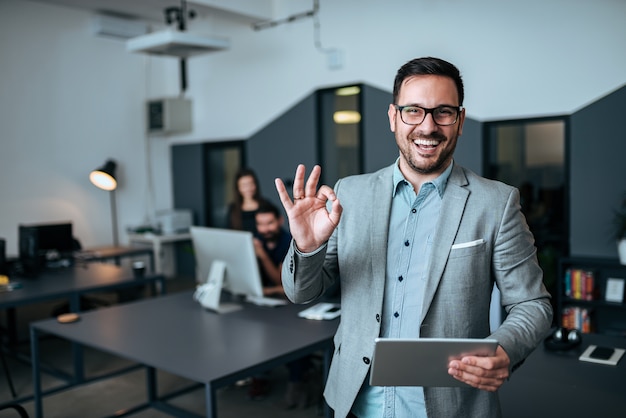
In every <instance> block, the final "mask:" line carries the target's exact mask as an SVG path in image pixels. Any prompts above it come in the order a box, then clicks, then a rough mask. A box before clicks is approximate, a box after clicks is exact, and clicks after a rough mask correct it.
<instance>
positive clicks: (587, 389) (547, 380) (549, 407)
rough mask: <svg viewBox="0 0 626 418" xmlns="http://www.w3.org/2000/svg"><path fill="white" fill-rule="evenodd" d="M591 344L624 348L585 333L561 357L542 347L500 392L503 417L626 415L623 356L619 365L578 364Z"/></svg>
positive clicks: (625, 341)
mask: <svg viewBox="0 0 626 418" xmlns="http://www.w3.org/2000/svg"><path fill="white" fill-rule="evenodd" d="M590 344H595V345H600V346H607V347H616V348H626V338H621V337H609V336H603V335H590V334H585V335H584V336H583V342H582V344H581V345H580V346H579V347H577V348H575V349H573V350H571V351H563V352H551V351H548V350H546V349H545V348H544V347H543V344H542V345H541V346H539V347H538V348H537V349H536V350H535V351H534V352H533V353H532V354H531V355H530V356H529V357H528V359H526V361H525V362H524V364H523V365H522V366H521V367H520V368H519V369H518V370H517V371H515V372H514V373H513V375H512V376H511V379H510V380H509V381H508V382H507V383H505V384H504V386H502V388H501V389H500V401H501V403H502V410H503V414H504V417H505V418H517V417H519V418H527V417H568V418H578V417H580V418H587V417H602V418H610V417H616V418H617V417H620V418H621V417H624V416H626V412H625V411H626V357H622V359H621V360H620V362H619V363H618V364H617V366H606V365H602V364H595V363H588V362H584V361H580V360H578V356H580V354H581V353H582V352H583V351H584V350H585V349H586V348H587V347H588V346H589V345H590Z"/></svg>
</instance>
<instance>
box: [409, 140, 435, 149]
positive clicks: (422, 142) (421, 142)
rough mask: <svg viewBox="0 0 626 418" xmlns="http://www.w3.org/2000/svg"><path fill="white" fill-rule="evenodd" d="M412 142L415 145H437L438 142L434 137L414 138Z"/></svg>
mask: <svg viewBox="0 0 626 418" xmlns="http://www.w3.org/2000/svg"><path fill="white" fill-rule="evenodd" d="M413 143H414V144H415V145H423V146H426V147H434V146H437V145H438V144H439V141H436V140H434V139H416V140H415V141H413Z"/></svg>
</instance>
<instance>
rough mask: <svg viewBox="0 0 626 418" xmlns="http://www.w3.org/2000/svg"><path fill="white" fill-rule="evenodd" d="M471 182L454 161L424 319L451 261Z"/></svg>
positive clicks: (433, 255) (426, 291) (436, 240)
mask: <svg viewBox="0 0 626 418" xmlns="http://www.w3.org/2000/svg"><path fill="white" fill-rule="evenodd" d="M467 184H468V182H467V178H466V177H465V173H464V172H463V169H462V168H461V167H460V166H458V165H456V164H455V165H454V167H453V168H452V172H451V173H450V177H449V179H448V184H447V185H446V191H445V192H444V194H443V201H442V205H441V213H440V215H439V219H438V221H437V226H436V227H435V236H434V237H433V238H434V239H433V248H432V251H431V254H430V262H429V272H428V280H427V281H426V286H425V287H424V305H423V308H422V318H421V319H422V321H423V320H424V318H425V317H426V313H427V312H428V308H429V307H430V304H431V303H432V301H433V298H434V297H435V292H436V291H437V287H438V286H439V281H440V280H441V277H442V275H443V270H444V268H445V267H446V263H447V262H448V256H449V254H450V248H451V247H452V244H453V243H454V238H455V237H456V234H457V231H458V229H459V225H460V223H461V218H462V216H463V211H464V209H465V204H466V202H467V198H468V196H469V191H468V190H467V189H466V188H465V186H466V185H467Z"/></svg>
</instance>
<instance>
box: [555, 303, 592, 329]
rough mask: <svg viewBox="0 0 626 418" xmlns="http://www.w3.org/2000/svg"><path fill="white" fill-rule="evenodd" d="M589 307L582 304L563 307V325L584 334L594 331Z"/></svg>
mask: <svg viewBox="0 0 626 418" xmlns="http://www.w3.org/2000/svg"><path fill="white" fill-rule="evenodd" d="M591 314H592V312H591V310H590V309H588V308H581V307H580V306H568V307H566V308H563V312H562V315H561V326H562V327H564V328H567V329H577V330H579V331H580V332H582V333H583V334H588V333H590V332H593V327H592V321H591V316H592V315H591Z"/></svg>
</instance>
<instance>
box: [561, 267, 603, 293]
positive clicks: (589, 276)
mask: <svg viewBox="0 0 626 418" xmlns="http://www.w3.org/2000/svg"><path fill="white" fill-rule="evenodd" d="M563 280H564V289H565V296H567V297H569V298H572V299H578V300H595V299H596V295H597V293H598V292H597V289H596V279H595V272H594V271H593V270H585V269H579V268H568V269H567V270H566V271H565V277H564V278H563Z"/></svg>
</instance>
